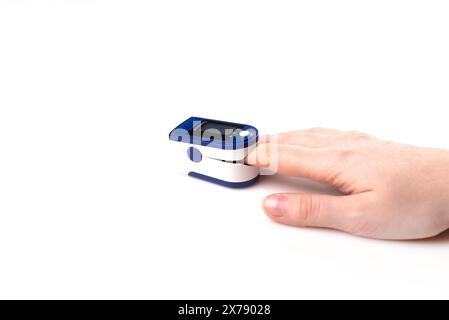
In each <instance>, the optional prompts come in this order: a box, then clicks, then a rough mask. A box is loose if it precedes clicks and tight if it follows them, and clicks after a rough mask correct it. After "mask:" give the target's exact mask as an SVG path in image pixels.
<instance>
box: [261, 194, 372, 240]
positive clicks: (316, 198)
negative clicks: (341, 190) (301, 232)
mask: <svg viewBox="0 0 449 320" xmlns="http://www.w3.org/2000/svg"><path fill="white" fill-rule="evenodd" d="M364 197H365V195H364V194H357V195H348V196H328V195H317V194H295V193H279V194H273V195H270V196H268V197H266V198H265V200H264V202H263V207H264V210H265V212H266V214H267V215H268V216H269V217H270V218H271V219H273V220H274V221H276V222H279V223H283V224H288V225H292V226H298V227H323V228H331V229H338V230H342V231H345V232H350V233H356V229H357V227H358V226H360V225H363V223H362V224H361V221H360V220H361V219H362V218H363V211H362V207H363V201H364V199H363V198H364Z"/></svg>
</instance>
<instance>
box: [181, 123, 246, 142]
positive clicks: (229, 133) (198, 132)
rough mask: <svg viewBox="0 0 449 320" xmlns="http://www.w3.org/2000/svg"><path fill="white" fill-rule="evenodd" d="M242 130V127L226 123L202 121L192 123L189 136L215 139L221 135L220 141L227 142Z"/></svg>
mask: <svg viewBox="0 0 449 320" xmlns="http://www.w3.org/2000/svg"><path fill="white" fill-rule="evenodd" d="M242 130H243V126H239V125H235V124H231V123H227V122H218V121H210V120H203V121H198V123H194V126H193V128H192V129H191V130H190V132H189V133H190V134H191V135H193V136H197V137H198V136H201V137H205V138H209V137H210V138H216V137H217V136H220V135H221V138H220V139H221V140H222V141H223V140H225V141H229V140H231V139H232V138H234V137H236V136H238V135H239V133H240V132H241V131H242Z"/></svg>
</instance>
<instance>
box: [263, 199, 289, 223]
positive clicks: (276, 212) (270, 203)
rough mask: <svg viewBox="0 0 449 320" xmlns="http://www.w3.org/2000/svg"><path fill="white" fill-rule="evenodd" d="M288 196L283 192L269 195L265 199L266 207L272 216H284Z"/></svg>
mask: <svg viewBox="0 0 449 320" xmlns="http://www.w3.org/2000/svg"><path fill="white" fill-rule="evenodd" d="M285 202H287V197H286V196H284V195H281V194H275V195H272V196H269V197H267V198H266V199H265V201H264V204H263V206H264V208H265V210H266V211H267V213H268V214H269V215H270V216H273V217H278V218H279V217H282V216H283V215H284V207H285V206H284V205H285Z"/></svg>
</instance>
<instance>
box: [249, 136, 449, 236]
mask: <svg viewBox="0 0 449 320" xmlns="http://www.w3.org/2000/svg"><path fill="white" fill-rule="evenodd" d="M276 140H277V141H276ZM247 162H248V163H249V164H251V165H256V166H258V167H271V168H273V167H276V168H277V172H278V173H280V174H284V175H290V176H296V177H304V178H309V179H313V180H317V181H320V182H322V183H325V184H328V185H330V186H333V187H334V188H336V189H338V190H340V191H341V192H342V195H341V196H330V195H321V194H294V193H280V194H273V195H269V196H267V197H266V198H265V199H264V201H263V208H264V211H265V212H266V214H267V215H268V216H269V217H270V218H271V219H273V220H274V221H276V222H279V223H283V224H287V225H291V226H297V227H321V228H331V229H337V230H341V231H344V232H348V233H351V234H354V235H358V236H363V237H369V238H375V239H390V240H406V239H422V238H429V237H432V236H435V235H437V234H439V233H441V232H443V231H445V230H447V229H448V228H449V151H446V150H439V149H430V148H420V147H415V146H409V145H404V144H399V143H394V142H390V141H384V140H380V139H377V138H374V137H372V136H369V135H367V134H364V133H359V132H342V131H338V130H333V129H323V128H315V129H310V130H301V131H294V132H288V133H283V134H280V135H277V139H270V137H269V136H267V137H265V138H262V139H261V140H260V142H259V144H258V146H257V147H256V149H255V150H254V151H253V152H252V153H251V154H250V155H249V156H248V159H247Z"/></svg>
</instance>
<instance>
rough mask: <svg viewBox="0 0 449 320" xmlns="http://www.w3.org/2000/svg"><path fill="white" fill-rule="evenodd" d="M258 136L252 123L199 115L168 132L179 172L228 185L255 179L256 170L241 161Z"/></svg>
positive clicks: (243, 183) (238, 186)
mask: <svg viewBox="0 0 449 320" xmlns="http://www.w3.org/2000/svg"><path fill="white" fill-rule="evenodd" d="M258 137H259V135H258V131H257V129H256V128H255V127H253V126H249V125H245V124H239V123H233V122H225V121H219V120H212V119H205V118H200V117H191V118H189V119H187V120H185V121H184V122H182V123H181V124H180V125H178V126H177V127H176V128H175V129H173V130H172V131H171V132H170V135H169V139H170V144H171V148H172V150H173V154H172V157H173V160H174V162H175V164H176V166H177V169H178V171H179V172H181V173H183V174H187V175H189V176H192V177H195V178H199V179H203V180H206V181H209V182H213V183H217V184H220V185H223V186H226V187H231V188H242V187H247V186H249V185H252V184H253V183H255V182H256V181H257V180H258V178H259V169H258V168H257V167H255V166H249V165H247V164H245V163H244V160H245V158H246V157H247V156H248V154H249V152H250V151H251V150H252V149H253V148H255V146H256V143H257V140H258Z"/></svg>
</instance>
